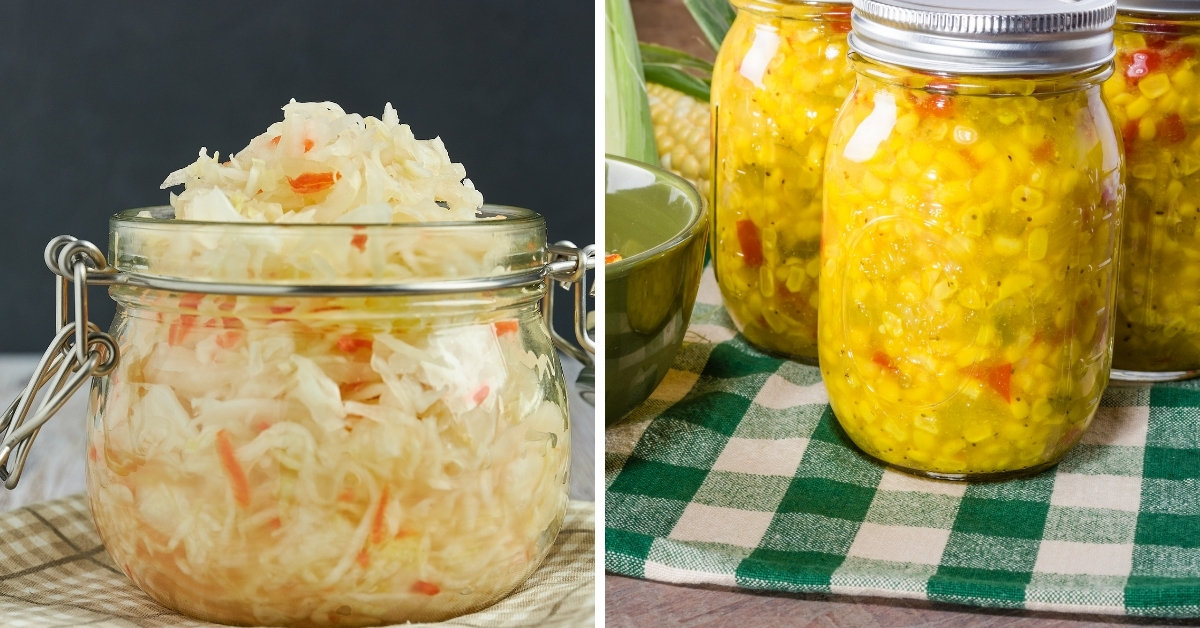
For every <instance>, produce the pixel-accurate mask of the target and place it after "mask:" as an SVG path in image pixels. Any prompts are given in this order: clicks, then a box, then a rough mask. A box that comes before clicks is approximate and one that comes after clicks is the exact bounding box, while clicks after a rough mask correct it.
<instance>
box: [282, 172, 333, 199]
mask: <svg viewBox="0 0 1200 628" xmlns="http://www.w3.org/2000/svg"><path fill="white" fill-rule="evenodd" d="M333 174H334V173H332V172H305V173H304V174H302V175H300V176H298V177H296V178H295V179H293V178H291V177H287V180H288V185H290V186H292V191H294V192H295V193H296V194H316V193H317V192H323V191H325V190H328V189H329V188H331V187H333V182H334V178H333ZM338 178H339V179H340V178H341V177H340V176H339V177H338Z"/></svg>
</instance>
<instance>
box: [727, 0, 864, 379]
mask: <svg viewBox="0 0 1200 628" xmlns="http://www.w3.org/2000/svg"><path fill="white" fill-rule="evenodd" d="M733 4H734V5H735V6H737V8H738V16H737V19H736V20H735V21H734V23H733V26H732V27H731V28H730V30H729V33H728V34H727V35H726V36H725V40H724V43H723V44H722V46H721V52H720V54H718V55H717V62H716V65H715V67H714V69H713V85H712V107H713V116H712V120H713V133H712V136H713V141H714V169H713V211H712V220H713V229H712V233H713V235H712V245H713V266H714V268H715V270H716V275H717V282H718V283H719V284H720V286H721V293H722V295H723V296H724V298H725V305H726V306H727V307H728V309H729V313H730V315H731V316H732V317H733V320H734V322H735V323H736V324H737V327H738V329H739V330H741V332H742V334H743V335H744V336H745V337H746V339H747V340H749V341H750V342H751V343H752V344H754V345H755V346H757V347H759V348H761V349H765V350H767V351H769V352H772V353H777V354H782V355H786V356H788V357H791V358H794V359H797V360H800V361H803V362H809V363H814V364H815V363H816V359H817V276H818V274H819V261H818V255H819V252H820V247H821V172H822V170H823V168H824V162H825V145H826V144H827V142H828V139H829V131H830V128H831V127H832V125H833V119H834V116H836V115H837V110H838V107H840V106H841V105H842V102H843V101H845V100H846V95H847V94H849V93H850V89H851V87H853V85H854V72H853V71H852V70H851V69H850V66H849V63H848V62H847V61H846V53H847V45H846V33H848V32H849V30H850V3H849V2H799V1H795V0H733Z"/></svg>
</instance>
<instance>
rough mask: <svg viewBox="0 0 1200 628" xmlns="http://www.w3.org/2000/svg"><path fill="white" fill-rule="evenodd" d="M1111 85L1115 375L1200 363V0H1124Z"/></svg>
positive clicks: (1152, 375) (1143, 374) (1175, 372)
mask: <svg viewBox="0 0 1200 628" xmlns="http://www.w3.org/2000/svg"><path fill="white" fill-rule="evenodd" d="M1118 8H1119V10H1120V14H1119V15H1118V19H1117V25H1116V43H1117V57H1116V66H1117V68H1116V72H1115V73H1114V74H1113V76H1112V77H1111V78H1110V79H1109V80H1108V81H1107V82H1106V83H1105V84H1104V95H1105V97H1106V99H1107V101H1108V103H1109V107H1110V109H1111V111H1112V113H1113V117H1114V118H1115V119H1116V121H1117V124H1118V125H1119V126H1120V128H1121V134H1122V136H1123V138H1124V141H1125V161H1126V177H1125V185H1126V190H1127V193H1126V199H1125V227H1124V229H1123V232H1122V238H1121V246H1122V252H1121V263H1120V282H1119V285H1118V293H1117V308H1116V327H1115V341H1114V347H1113V369H1114V371H1113V378H1114V379H1121V380H1143V381H1145V380H1149V381H1163V380H1172V379H1184V378H1187V377H1194V376H1196V375H1198V374H1200V373H1198V372H1197V371H1198V370H1200V293H1197V292H1196V290H1194V289H1193V286H1195V285H1196V283H1197V282H1198V281H1200V240H1197V238H1196V235H1197V223H1198V222H1200V143H1198V142H1200V81H1198V80H1197V75H1196V72H1197V69H1196V66H1197V63H1200V54H1198V52H1200V3H1197V2H1169V1H1164V0H1158V1H1157V2H1150V1H1143V2H1120V3H1119V4H1118Z"/></svg>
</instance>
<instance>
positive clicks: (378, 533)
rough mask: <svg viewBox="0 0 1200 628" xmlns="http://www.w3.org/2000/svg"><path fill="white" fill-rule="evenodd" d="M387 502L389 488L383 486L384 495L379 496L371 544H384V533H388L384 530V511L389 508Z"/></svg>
mask: <svg viewBox="0 0 1200 628" xmlns="http://www.w3.org/2000/svg"><path fill="white" fill-rule="evenodd" d="M387 501H388V487H387V485H386V484H385V485H384V486H383V493H381V494H380V495H379V506H378V507H377V508H376V509H375V518H374V519H373V520H372V521H371V542H372V543H376V544H378V543H382V542H383V533H384V532H386V531H387V530H384V528H383V526H384V524H385V523H386V522H385V521H384V520H383V511H384V509H385V508H386V507H387Z"/></svg>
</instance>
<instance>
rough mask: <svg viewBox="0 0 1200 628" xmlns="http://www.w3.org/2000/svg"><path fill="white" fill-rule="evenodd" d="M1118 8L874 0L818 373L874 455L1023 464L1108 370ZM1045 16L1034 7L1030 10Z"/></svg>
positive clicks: (976, 467) (837, 162)
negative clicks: (1112, 87)
mask: <svg viewBox="0 0 1200 628" xmlns="http://www.w3.org/2000/svg"><path fill="white" fill-rule="evenodd" d="M1113 15H1114V7H1113V3H1112V1H1111V0H1084V1H1082V2H1077V3H1074V4H1069V5H1068V4H1064V3H1062V2H1058V1H1056V0H1036V1H1029V2H1024V3H1022V6H1021V7H1020V9H1017V8H1012V9H1004V8H997V7H996V6H994V3H991V4H990V5H989V3H984V2H976V3H963V2H954V1H952V0H933V1H931V0H925V1H922V2H916V1H908V0H893V1H889V2H888V3H886V4H885V3H882V2H875V1H873V0H865V1H863V2H860V3H858V4H857V5H856V21H855V26H854V32H853V33H852V34H851V36H850V46H851V50H852V51H853V53H852V54H851V59H852V63H853V64H854V67H855V70H856V71H857V73H858V83H857V85H856V87H855V89H854V92H853V93H852V94H851V96H850V97H849V99H848V100H847V101H846V105H845V107H844V108H843V109H842V111H841V113H840V114H839V116H838V119H837V121H836V122H835V124H834V127H833V134H832V136H831V138H830V144H829V154H828V157H827V160H826V164H827V165H826V171H825V186H826V188H825V213H824V238H823V243H824V248H823V251H822V256H821V260H822V261H821V293H820V303H821V310H820V365H821V373H822V375H823V377H824V380H825V385H826V387H827V389H828V392H829V398H830V403H831V405H832V406H833V411H834V414H835V415H836V416H837V420H838V422H839V424H840V425H841V426H842V428H843V429H844V430H845V432H846V434H847V435H848V436H849V437H850V439H851V440H853V442H854V443H855V444H856V445H857V446H858V447H859V448H861V450H862V451H864V452H865V453H866V454H868V455H869V456H871V457H873V458H876V459H878V460H880V461H883V462H884V463H886V464H888V465H891V466H893V467H896V468H898V469H900V470H903V471H908V472H912V473H917V474H922V475H927V476H932V477H938V478H945V479H987V478H997V477H1005V476H1008V475H1014V474H1021V473H1032V472H1036V471H1037V470H1040V469H1043V468H1046V467H1047V466H1049V465H1052V464H1054V463H1055V462H1057V461H1058V460H1059V459H1061V458H1062V457H1063V455H1065V454H1066V452H1067V451H1068V450H1069V449H1070V448H1071V447H1072V446H1074V445H1075V443H1076V442H1078V441H1079V438H1080V436H1081V435H1082V434H1083V432H1084V430H1086V429H1087V427H1088V424H1089V423H1090V422H1091V420H1092V417H1093V416H1094V415H1095V413H1096V408H1097V406H1098V404H1099V402H1100V395H1101V393H1102V392H1103V390H1104V388H1105V385H1106V384H1107V382H1108V372H1109V363H1110V359H1111V355H1112V353H1111V352H1112V331H1111V329H1112V328H1111V325H1110V321H1111V317H1112V312H1113V309H1112V307H1113V298H1114V286H1115V280H1116V264H1115V262H1116V248H1117V242H1118V239H1117V238H1118V236H1119V231H1120V216H1121V209H1120V208H1121V200H1122V193H1123V190H1122V182H1121V153H1120V146H1119V143H1118V139H1117V134H1116V131H1115V129H1114V126H1113V122H1112V119H1111V117H1110V116H1109V114H1108V112H1107V110H1106V108H1105V104H1104V101H1103V99H1102V96H1101V84H1102V82H1103V81H1104V79H1106V78H1107V77H1108V76H1109V75H1110V74H1111V72H1112V70H1111V68H1112V63H1111V60H1112V58H1113V44H1112V35H1111V31H1110V29H1111V26H1112V22H1113ZM1031 16H1032V17H1031Z"/></svg>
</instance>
